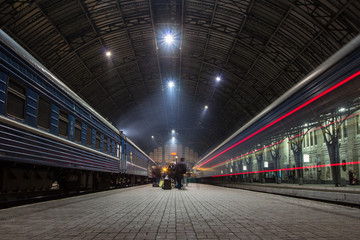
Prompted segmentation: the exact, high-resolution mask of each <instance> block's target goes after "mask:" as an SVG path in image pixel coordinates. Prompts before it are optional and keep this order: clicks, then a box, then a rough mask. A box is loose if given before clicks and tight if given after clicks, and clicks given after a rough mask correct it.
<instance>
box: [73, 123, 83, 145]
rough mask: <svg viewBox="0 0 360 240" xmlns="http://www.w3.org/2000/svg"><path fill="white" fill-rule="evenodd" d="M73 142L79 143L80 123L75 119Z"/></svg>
mask: <svg viewBox="0 0 360 240" xmlns="http://www.w3.org/2000/svg"><path fill="white" fill-rule="evenodd" d="M74 140H75V142H78V143H81V121H80V120H79V119H75V134H74Z"/></svg>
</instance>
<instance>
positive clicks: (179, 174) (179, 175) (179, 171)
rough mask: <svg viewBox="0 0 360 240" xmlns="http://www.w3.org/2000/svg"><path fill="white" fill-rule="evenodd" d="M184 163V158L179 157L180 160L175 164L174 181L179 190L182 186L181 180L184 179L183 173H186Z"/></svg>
mask: <svg viewBox="0 0 360 240" xmlns="http://www.w3.org/2000/svg"><path fill="white" fill-rule="evenodd" d="M186 169H187V167H186V164H185V159H184V158H181V159H180V162H178V163H177V164H176V165H175V174H176V182H177V188H178V189H179V190H181V187H182V182H183V179H184V174H185V173H186Z"/></svg>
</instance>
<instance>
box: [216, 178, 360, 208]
mask: <svg viewBox="0 0 360 240" xmlns="http://www.w3.org/2000/svg"><path fill="white" fill-rule="evenodd" d="M214 185H217V186H222V187H229V188H239V189H246V190H251V191H258V192H266V193H273V194H280V195H285V196H292V197H300V198H308V199H314V200H320V201H327V202H333V203H339V204H346V205H353V206H358V207H360V185H347V186H343V187H335V186H334V184H302V185H299V184H288V183H282V184H276V183H222V182H214Z"/></svg>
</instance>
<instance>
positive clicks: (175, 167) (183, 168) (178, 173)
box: [152, 158, 188, 190]
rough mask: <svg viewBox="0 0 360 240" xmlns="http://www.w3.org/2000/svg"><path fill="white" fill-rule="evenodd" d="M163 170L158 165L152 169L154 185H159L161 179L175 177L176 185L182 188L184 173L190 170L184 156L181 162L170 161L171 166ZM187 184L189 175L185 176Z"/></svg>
mask: <svg viewBox="0 0 360 240" xmlns="http://www.w3.org/2000/svg"><path fill="white" fill-rule="evenodd" d="M161 172H162V169H161V166H160V165H158V166H156V167H153V169H152V178H153V186H154V187H158V186H159V182H160V179H161V178H163V179H173V180H174V181H175V183H176V185H175V186H176V187H177V188H178V189H179V190H180V189H183V185H184V174H186V173H187V172H188V167H187V165H186V163H185V160H184V158H181V159H180V162H177V163H173V162H172V163H170V164H169V166H168V167H167V168H166V169H165V170H164V171H163V173H161ZM185 180H186V181H185V184H186V186H187V175H186V178H185Z"/></svg>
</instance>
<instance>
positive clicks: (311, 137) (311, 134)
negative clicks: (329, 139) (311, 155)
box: [310, 132, 314, 146]
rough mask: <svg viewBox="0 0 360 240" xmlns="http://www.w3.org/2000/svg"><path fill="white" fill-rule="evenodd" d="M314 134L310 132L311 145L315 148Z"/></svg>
mask: <svg viewBox="0 0 360 240" xmlns="http://www.w3.org/2000/svg"><path fill="white" fill-rule="evenodd" d="M313 143H314V142H313V132H310V145H311V146H313V145H314V144H313Z"/></svg>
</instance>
